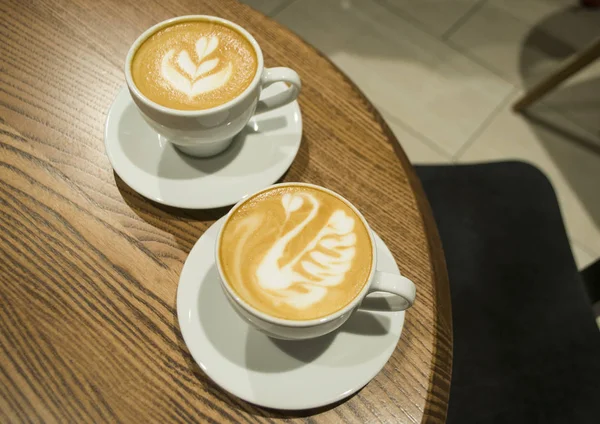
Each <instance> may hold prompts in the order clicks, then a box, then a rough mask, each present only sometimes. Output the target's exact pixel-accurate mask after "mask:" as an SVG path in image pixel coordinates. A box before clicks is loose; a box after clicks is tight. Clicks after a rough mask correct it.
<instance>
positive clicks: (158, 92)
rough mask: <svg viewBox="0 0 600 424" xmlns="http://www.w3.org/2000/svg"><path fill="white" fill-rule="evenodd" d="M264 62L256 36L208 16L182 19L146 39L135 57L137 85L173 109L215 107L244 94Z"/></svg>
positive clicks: (155, 100)
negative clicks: (252, 41)
mask: <svg viewBox="0 0 600 424" xmlns="http://www.w3.org/2000/svg"><path fill="white" fill-rule="evenodd" d="M257 68H258V59H257V57H256V52H255V51H254V48H253V46H252V44H250V41H248V39H246V37H244V36H243V35H242V34H241V33H239V32H238V31H236V30H235V29H233V28H231V27H229V26H226V25H224V24H220V23H218V22H213V21H208V20H190V21H184V22H178V23H175V24H173V25H171V26H168V27H165V28H161V29H159V30H158V31H157V32H155V33H154V34H152V35H151V36H150V37H148V38H147V39H146V40H144V41H143V42H142V44H141V45H140V46H139V48H138V49H137V51H136V52H135V54H134V56H133V60H132V61H131V75H132V78H133V82H134V84H135V85H136V87H137V88H138V89H139V90H140V91H141V92H142V94H144V96H146V97H147V98H149V99H150V100H152V101H154V102H156V103H158V104H160V105H162V106H165V107H169V108H172V109H179V110H203V109H210V108H213V107H216V106H219V105H222V104H224V103H227V102H228V101H230V100H233V99H235V98H236V97H237V96H239V95H240V94H241V93H242V92H243V91H244V90H245V89H246V88H247V87H248V86H249V85H250V83H251V82H252V80H253V79H254V76H255V75H256V71H257Z"/></svg>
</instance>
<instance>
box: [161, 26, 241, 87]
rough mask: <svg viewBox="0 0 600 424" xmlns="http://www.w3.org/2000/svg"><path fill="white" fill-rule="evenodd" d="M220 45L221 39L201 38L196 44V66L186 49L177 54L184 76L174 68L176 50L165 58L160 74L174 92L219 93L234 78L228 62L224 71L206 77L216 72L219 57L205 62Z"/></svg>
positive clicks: (168, 53)
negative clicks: (217, 90)
mask: <svg viewBox="0 0 600 424" xmlns="http://www.w3.org/2000/svg"><path fill="white" fill-rule="evenodd" d="M218 46H219V38H218V37H216V36H212V37H210V39H207V37H201V38H200V39H199V40H198V41H196V46H195V47H196V56H197V57H198V64H196V63H195V62H194V61H193V60H192V58H191V57H190V54H189V53H188V52H187V51H186V50H182V51H180V52H179V54H177V59H176V63H177V65H178V67H179V68H180V69H181V70H182V71H183V74H182V73H181V72H180V71H179V69H177V66H174V58H175V54H176V52H175V49H171V50H169V51H168V52H167V54H165V55H164V57H163V59H162V62H161V75H162V77H163V78H164V79H165V81H167V82H168V83H169V85H170V86H171V87H172V88H174V89H175V90H177V91H179V92H181V93H183V94H185V95H187V96H190V97H195V96H198V95H200V94H203V93H208V92H209V91H212V90H216V89H217V88H219V87H222V86H223V85H225V84H226V83H227V81H228V80H229V78H230V77H231V74H232V70H233V66H232V64H231V63H228V64H227V65H226V66H225V67H224V68H223V69H222V70H220V71H219V72H216V73H214V74H211V75H208V76H203V75H206V74H208V73H209V72H210V71H212V70H213V69H215V68H216V67H217V65H218V64H219V58H213V59H208V60H205V59H206V57H207V56H209V55H210V54H211V53H212V52H214V51H215V49H216V48H217V47H218Z"/></svg>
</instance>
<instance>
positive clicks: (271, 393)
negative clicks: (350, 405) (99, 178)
mask: <svg viewBox="0 0 600 424" xmlns="http://www.w3.org/2000/svg"><path fill="white" fill-rule="evenodd" d="M223 220H224V219H223V218H221V219H220V220H219V221H217V222H216V223H215V224H213V225H212V226H211V227H210V228H209V229H208V230H207V231H206V232H205V233H204V234H203V235H202V237H200V239H199V240H198V241H197V242H196V244H195V245H194V247H193V249H192V250H191V252H190V254H189V256H188V258H187V259H186V261H185V265H184V266H183V270H182V272H181V276H180V279H179V287H178V289H177V317H178V319H179V326H180V328H181V333H182V334H183V339H184V340H185V343H186V345H187V347H188V349H189V350H190V353H191V354H192V356H193V357H194V360H195V361H196V362H197V363H198V365H200V368H202V371H204V372H205V373H206V374H207V375H208V376H209V377H210V378H211V379H212V380H213V381H214V382H215V383H216V384H218V385H219V386H221V387H222V388H223V389H225V390H227V391H228V392H230V393H233V394H234V395H236V396H238V397H240V398H242V399H244V400H246V401H248V402H252V403H255V404H257V405H261V406H265V407H269V408H276V409H292V410H294V409H308V408H316V407H320V406H324V405H327V404H330V403H334V402H336V401H338V400H341V399H344V398H346V397H348V396H349V395H351V394H352V393H354V392H356V391H358V390H359V389H360V388H361V387H363V386H364V385H365V384H367V383H368V382H369V381H370V380H371V379H372V378H373V377H375V375H377V373H378V372H379V371H380V370H381V369H382V368H383V367H384V365H385V364H386V362H387V361H388V359H389V358H390V356H391V355H392V353H393V352H394V349H395V348H396V345H397V343H398V340H399V339H400V335H401V333H402V327H403V326H404V311H401V312H372V311H358V312H356V313H355V314H354V315H353V316H352V317H350V319H349V320H348V321H347V322H346V323H345V324H344V325H343V326H342V327H340V329H339V330H338V331H335V332H333V333H330V334H328V335H325V336H323V337H319V338H316V339H312V340H302V341H286V340H275V339H272V338H269V337H267V336H266V335H264V334H263V333H261V332H259V331H258V330H256V329H254V328H253V327H251V326H250V325H249V324H247V323H246V322H245V321H244V320H242V319H241V318H240V317H239V316H238V315H237V314H236V313H235V311H234V310H233V309H232V308H231V306H230V305H229V303H228V302H227V299H226V298H225V295H224V294H223V291H222V289H221V286H220V283H219V275H218V272H217V269H216V265H215V260H214V248H215V241H216V237H217V234H218V232H219V228H220V227H221V225H222V224H223ZM375 241H376V245H377V251H378V266H377V268H378V269H380V270H382V271H386V272H391V273H396V274H399V273H400V272H399V270H398V266H397V265H396V262H395V261H394V257H393V256H392V254H391V252H390V251H389V249H388V248H387V246H386V245H385V244H384V243H383V241H382V240H381V239H380V238H379V236H377V234H375ZM367 299H369V298H367ZM363 305H364V303H363Z"/></svg>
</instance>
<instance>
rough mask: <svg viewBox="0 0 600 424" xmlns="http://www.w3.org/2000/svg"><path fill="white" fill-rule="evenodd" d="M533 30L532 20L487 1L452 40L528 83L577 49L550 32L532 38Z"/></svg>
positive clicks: (521, 83)
mask: <svg viewBox="0 0 600 424" xmlns="http://www.w3.org/2000/svg"><path fill="white" fill-rule="evenodd" d="M523 3H528V2H527V1H525V2H523ZM531 30H532V25H531V24H529V23H527V22H525V21H523V20H521V19H519V18H517V17H515V16H514V15H513V14H511V13H509V12H507V11H506V10H504V9H503V8H499V7H498V6H496V5H495V4H492V3H486V4H485V5H484V6H482V7H481V8H480V9H479V10H478V11H477V12H476V13H475V14H473V16H471V17H470V18H469V19H468V21H467V22H465V23H464V24H463V25H462V26H461V27H460V28H459V29H458V30H456V32H454V34H452V36H451V37H450V38H449V41H450V42H451V43H453V44H455V45H457V46H458V47H459V48H460V49H462V50H464V51H465V52H466V53H467V54H469V55H470V56H472V57H474V58H476V59H477V60H479V61H481V63H483V64H484V65H485V66H487V67H489V68H490V69H492V70H494V71H495V72H497V73H498V74H499V75H501V76H502V77H504V78H506V79H507V80H508V81H510V82H512V83H513V84H515V85H516V86H518V87H527V86H528V85H530V84H532V83H533V82H536V81H538V80H539V79H540V77H541V76H544V75H546V74H547V73H548V72H550V71H552V70H553V69H555V68H556V66H557V65H558V64H559V63H560V61H561V60H562V59H563V58H565V57H568V56H569V55H570V54H572V53H573V52H574V50H573V48H572V47H570V46H568V45H566V44H565V43H564V42H562V41H560V39H558V38H556V37H553V36H551V35H548V34H538V35H536V36H535V37H534V38H533V39H530V38H529V37H530V35H531Z"/></svg>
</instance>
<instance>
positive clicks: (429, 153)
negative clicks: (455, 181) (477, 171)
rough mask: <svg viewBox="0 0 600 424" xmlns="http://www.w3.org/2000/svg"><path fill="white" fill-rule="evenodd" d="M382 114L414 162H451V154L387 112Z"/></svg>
mask: <svg viewBox="0 0 600 424" xmlns="http://www.w3.org/2000/svg"><path fill="white" fill-rule="evenodd" d="M382 116H383V118H384V119H385V121H386V122H387V124H388V126H389V127H390V129H391V130H392V132H393V133H394V135H395V136H396V138H397V139H398V143H400V146H402V148H403V149H404V152H405V153H406V155H407V156H408V159H410V161H411V162H412V163H430V164H440V163H450V156H449V155H447V154H445V153H444V152H443V151H441V149H440V148H439V147H437V146H435V145H433V143H431V142H429V141H427V140H423V137H422V136H419V135H418V134H414V133H413V132H411V131H410V130H409V129H407V128H406V127H405V126H404V124H403V123H401V122H398V121H397V120H396V119H395V118H394V117H392V116H390V115H387V114H385V113H382Z"/></svg>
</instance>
